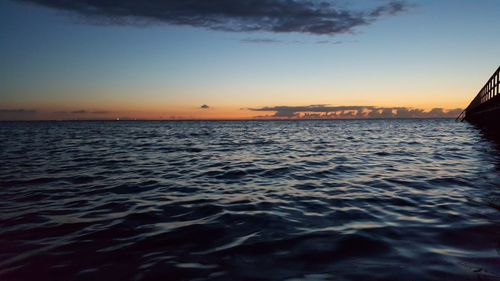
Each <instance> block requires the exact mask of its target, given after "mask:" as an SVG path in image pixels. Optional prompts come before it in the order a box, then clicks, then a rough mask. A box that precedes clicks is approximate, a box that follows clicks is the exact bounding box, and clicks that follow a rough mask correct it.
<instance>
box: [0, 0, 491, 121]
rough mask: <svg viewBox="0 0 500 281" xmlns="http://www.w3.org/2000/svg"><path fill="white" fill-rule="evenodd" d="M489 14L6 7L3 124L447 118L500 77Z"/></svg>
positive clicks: (478, 6) (346, 4) (213, 5)
mask: <svg viewBox="0 0 500 281" xmlns="http://www.w3.org/2000/svg"><path fill="white" fill-rule="evenodd" d="M320 2H323V3H320ZM311 3H314V4H311ZM325 3H328V4H325ZM499 11H500V1H498V0H477V1H469V0H425V1H424V0H422V1H383V0H379V1H374V0H363V1H312V2H307V1H291V2H288V4H284V2H283V1H280V0H241V1H234V0H232V1H229V0H214V1H202V0H193V1H181V0H172V1H163V3H161V1H131V0H124V1H90V0H85V1H84V0H81V1H80V0H77V1H76V0H75V1H63V0H23V1H11V0H5V1H1V2H0V119H3V120H17V119H115V118H137V119H219V118H220V119H233V118H236V119H237V118H253V117H257V116H260V117H283V118H289V117H294V116H299V115H297V114H300V113H302V115H303V114H304V113H308V114H312V115H311V116H315V115H314V114H324V113H325V112H330V114H331V113H332V112H334V113H335V114H333V115H331V116H333V117H352V116H354V117H355V116H356V114H357V113H354V111H356V112H363V114H364V115H365V116H367V117H369V113H370V112H371V111H374V110H375V111H376V112H377V113H379V114H380V116H382V115H383V114H384V112H385V113H388V112H390V113H392V114H393V115H394V116H399V115H398V111H400V116H402V117H405V115H403V112H406V113H407V112H417V113H418V114H417V115H418V116H417V117H419V116H422V117H425V116H424V115H425V114H423V113H422V111H421V110H420V111H419V110H417V109H423V110H425V112H428V111H431V110H432V109H433V108H444V109H446V110H444V111H440V110H434V111H433V112H434V114H433V115H432V116H431V117H439V116H440V114H445V113H446V112H447V111H448V110H452V109H455V111H452V114H455V112H456V111H457V109H458V108H464V107H466V106H467V105H468V103H469V102H470V100H471V99H472V98H473V97H474V96H475V94H476V93H477V92H478V91H479V89H480V88H481V87H482V86H483V84H484V83H485V82H486V80H487V79H488V78H489V76H490V75H491V74H492V73H493V71H494V70H496V68H497V67H498V66H499V60H498V58H499V57H500V47H499V46H500V36H497V35H498V29H499V28H500V17H499V16H498V14H499ZM351 110H354V111H353V112H352V113H351ZM412 110H417V111H412ZM327 114H328V113H327ZM358 116H361V115H358ZM372 116H375V115H373V114H372ZM406 116H410V115H406ZM411 116H413V115H411Z"/></svg>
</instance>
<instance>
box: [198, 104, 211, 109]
mask: <svg viewBox="0 0 500 281" xmlns="http://www.w3.org/2000/svg"><path fill="white" fill-rule="evenodd" d="M200 108H201V109H209V108H210V106H208V105H206V104H204V105H202V106H200Z"/></svg>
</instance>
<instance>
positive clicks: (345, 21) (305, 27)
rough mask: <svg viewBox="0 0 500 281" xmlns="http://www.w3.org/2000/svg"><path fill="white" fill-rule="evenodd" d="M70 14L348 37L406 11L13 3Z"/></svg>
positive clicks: (328, 4)
mask: <svg viewBox="0 0 500 281" xmlns="http://www.w3.org/2000/svg"><path fill="white" fill-rule="evenodd" d="M13 1H16V2H20V3H31V4H37V5H41V6H45V7H49V8H53V9H57V10H63V11H69V12H73V13H75V14H77V15H79V16H83V18H84V19H87V20H88V21H90V22H92V23H94V24H96V23H97V24H102V25H108V24H122V25H144V24H145V23H146V24H148V23H165V24H169V25H177V26H192V27H201V28H206V29H210V30H221V31H233V32H253V31H260V32H273V33H291V32H295V33H308V34H314V35H336V34H343V33H349V32H352V31H353V29H354V28H356V27H359V26H363V25H368V24H371V23H373V22H375V21H376V20H378V19H379V18H381V17H384V16H392V15H396V14H399V13H401V12H404V11H407V10H408V8H409V7H410V6H411V5H409V4H407V3H406V2H404V1H402V0H390V1H385V4H381V5H378V6H376V7H373V8H368V9H365V10H354V9H350V8H345V7H340V6H339V5H338V4H336V2H333V1H326V0H323V1H305V0H238V1H234V0H212V1H206V0H166V1H158V0H141V1H136V0H107V1H98V0H13Z"/></svg>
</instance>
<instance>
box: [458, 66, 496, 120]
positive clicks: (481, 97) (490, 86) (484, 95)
mask: <svg viewBox="0 0 500 281" xmlns="http://www.w3.org/2000/svg"><path fill="white" fill-rule="evenodd" d="M499 95H500V66H499V67H498V68H497V70H496V71H495V73H493V75H492V76H491V77H490V79H488V82H486V84H484V86H483V88H482V89H481V90H480V91H479V93H478V94H477V95H476V97H475V98H474V99H473V100H472V102H471V103H470V104H469V106H467V108H466V109H465V110H464V111H463V112H462V113H461V114H460V115H459V116H458V118H457V120H463V119H465V118H466V116H467V115H470V114H473V113H474V112H475V111H476V110H478V109H480V107H481V105H483V104H485V103H486V102H488V101H490V100H491V99H493V98H495V97H496V96H499Z"/></svg>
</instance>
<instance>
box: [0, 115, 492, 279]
mask: <svg viewBox="0 0 500 281" xmlns="http://www.w3.org/2000/svg"><path fill="white" fill-rule="evenodd" d="M499 143H500V142H499V141H498V139H496V138H494V137H491V135H490V134H489V133H488V132H485V131H483V130H481V129H478V128H475V127H474V126H472V125H470V124H467V123H459V122H455V121H453V120H364V121H289V122H288V121H276V122H274V121H260V122H259V121H243V122H234V121H233V122H31V123H30V122H10V123H9V122H4V123H0V159H1V160H0V280H2V281H10V280H13V281H18V280H500V153H499V151H500V144H499Z"/></svg>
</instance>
